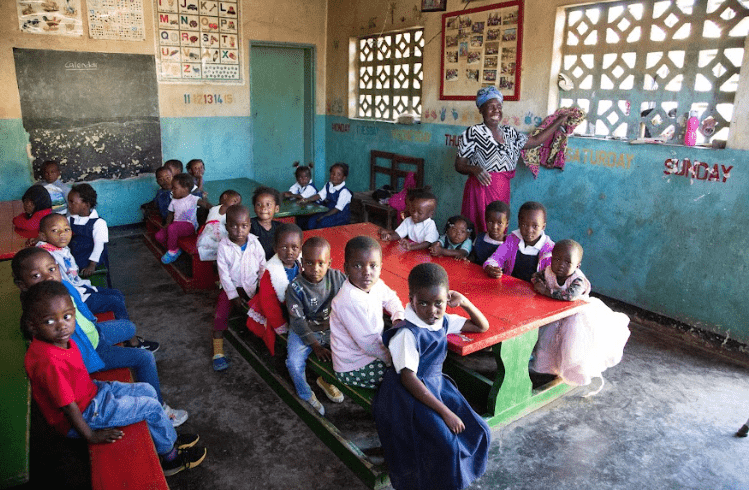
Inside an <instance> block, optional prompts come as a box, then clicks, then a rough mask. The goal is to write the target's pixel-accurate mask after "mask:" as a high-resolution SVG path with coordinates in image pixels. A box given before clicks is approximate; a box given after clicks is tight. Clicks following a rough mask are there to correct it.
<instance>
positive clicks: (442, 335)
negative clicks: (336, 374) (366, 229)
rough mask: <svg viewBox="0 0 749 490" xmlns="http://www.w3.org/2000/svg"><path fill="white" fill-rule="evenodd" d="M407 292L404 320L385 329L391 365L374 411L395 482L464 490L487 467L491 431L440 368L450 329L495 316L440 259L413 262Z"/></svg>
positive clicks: (479, 328) (481, 327)
mask: <svg viewBox="0 0 749 490" xmlns="http://www.w3.org/2000/svg"><path fill="white" fill-rule="evenodd" d="M408 290H409V293H408V297H409V303H408V306H406V321H405V322H403V323H401V324H400V325H399V326H398V327H397V328H391V329H390V330H388V331H387V332H385V333H384V334H383V339H384V342H385V344H386V345H387V346H388V348H389V349H390V353H391V355H392V358H393V366H392V367H390V368H388V370H387V373H385V378H384V379H383V380H382V384H381V385H380V389H379V390H378V391H377V393H376V394H375V397H374V399H373V400H372V415H373V416H374V419H375V423H376V424H377V433H378V434H379V436H380V441H381V443H382V449H383V451H384V456H385V462H386V463H387V466H388V472H389V473H390V481H391V482H392V484H393V487H394V488H408V489H424V490H431V489H434V488H440V489H455V490H459V489H462V488H466V487H468V486H469V485H470V484H471V483H472V482H473V481H474V480H476V479H477V478H479V477H480V476H481V475H482V474H483V473H484V471H485V470H486V461H487V457H488V454H489V443H490V439H491V434H490V431H489V427H488V426H487V425H486V422H484V420H483V419H482V418H481V416H479V415H478V414H477V413H476V412H474V411H473V409H472V408H471V406H470V405H469V404H468V402H467V401H466V399H465V398H463V395H461V393H460V392H459V391H458V389H457V387H456V386H455V384H454V383H453V382H452V380H450V379H448V378H447V377H446V376H445V375H443V374H442V363H443V361H444V360H445V357H446V355H447V336H448V334H451V333H455V334H457V333H460V332H461V331H463V332H485V331H486V330H487V329H488V328H489V322H488V321H487V320H486V317H484V315H483V314H482V313H481V311H479V309H478V308H476V307H475V306H474V305H473V304H472V303H471V302H470V301H469V300H468V299H467V298H466V297H465V296H463V295H462V294H460V293H458V292H456V291H450V290H449V286H448V278H447V272H445V269H443V268H442V267H441V266H439V265H437V264H434V263H426V264H419V265H417V266H416V267H414V268H413V269H412V270H411V273H410V274H409V275H408ZM447 306H450V307H452V308H457V307H459V306H460V307H462V308H463V310H465V312H466V313H468V315H469V317H470V319H466V318H464V317H462V316H458V315H452V314H449V313H445V309H446V307H447ZM448 462H449V463H448Z"/></svg>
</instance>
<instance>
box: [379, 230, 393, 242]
mask: <svg viewBox="0 0 749 490" xmlns="http://www.w3.org/2000/svg"><path fill="white" fill-rule="evenodd" d="M377 233H378V234H379V235H380V240H383V241H386V242H389V241H392V240H393V238H391V237H392V235H393V232H391V231H390V230H386V229H385V228H380V230H379V231H378V232H377Z"/></svg>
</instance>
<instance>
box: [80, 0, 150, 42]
mask: <svg viewBox="0 0 749 490" xmlns="http://www.w3.org/2000/svg"><path fill="white" fill-rule="evenodd" d="M86 7H87V9H88V35H89V36H90V37H91V38H92V39H115V40H118V41H142V40H144V39H145V38H146V27H145V24H144V22H143V1H142V0H86Z"/></svg>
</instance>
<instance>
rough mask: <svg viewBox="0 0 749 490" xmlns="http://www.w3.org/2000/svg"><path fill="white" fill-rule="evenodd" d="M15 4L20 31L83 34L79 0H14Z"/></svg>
mask: <svg viewBox="0 0 749 490" xmlns="http://www.w3.org/2000/svg"><path fill="white" fill-rule="evenodd" d="M16 5H17V10H18V27H19V29H20V30H21V32H25V33H27V34H60V35H65V36H83V20H82V17H81V0H16Z"/></svg>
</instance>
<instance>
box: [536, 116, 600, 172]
mask: <svg viewBox="0 0 749 490" xmlns="http://www.w3.org/2000/svg"><path fill="white" fill-rule="evenodd" d="M565 114H566V115H569V119H567V122H566V123H564V124H562V125H561V126H559V129H557V130H556V131H555V132H554V134H553V135H552V137H551V138H549V139H548V140H547V141H546V143H544V144H543V145H541V146H537V147H535V148H529V149H527V150H523V151H522V156H523V161H525V165H526V166H527V167H528V168H529V169H530V170H531V172H532V173H533V178H537V177H538V167H539V165H543V166H544V167H546V168H558V169H560V170H563V169H564V153H565V149H566V148H567V137H568V136H569V135H570V134H572V131H574V130H575V128H576V127H577V125H578V124H580V123H581V122H583V121H584V120H585V117H586V116H587V114H586V113H585V111H583V110H582V109H580V108H578V107H562V108H561V109H558V110H557V111H556V112H554V114H552V115H551V116H548V117H546V119H544V120H543V122H541V125H540V126H538V127H537V128H536V129H534V130H533V131H532V132H531V136H535V135H537V134H539V133H540V132H541V131H543V130H544V129H546V128H547V127H549V126H551V124H552V123H553V122H554V121H556V120H557V118H558V117H559V116H562V115H565Z"/></svg>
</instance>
